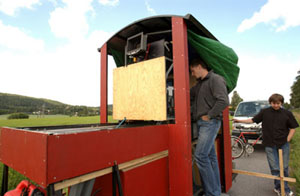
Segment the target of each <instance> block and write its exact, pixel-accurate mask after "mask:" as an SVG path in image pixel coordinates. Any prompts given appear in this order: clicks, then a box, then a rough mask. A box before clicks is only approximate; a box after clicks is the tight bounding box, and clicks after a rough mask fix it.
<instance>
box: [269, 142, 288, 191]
mask: <svg viewBox="0 0 300 196" xmlns="http://www.w3.org/2000/svg"><path fill="white" fill-rule="evenodd" d="M278 149H279V148H278V147H276V146H274V147H265V151H266V154H267V159H268V163H269V167H270V170H271V174H272V175H273V176H279V175H280V167H279V154H278ZM281 149H282V157H283V168H284V176H285V177H288V176H289V157H290V144H289V143H288V142H287V143H286V144H284V145H283V146H282V147H281ZM274 185H275V189H277V190H280V181H279V180H274ZM284 189H285V192H286V193H289V192H290V191H291V190H290V188H289V186H288V183H287V182H286V181H285V182H284Z"/></svg>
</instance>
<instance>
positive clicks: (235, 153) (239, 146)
mask: <svg viewBox="0 0 300 196" xmlns="http://www.w3.org/2000/svg"><path fill="white" fill-rule="evenodd" d="M245 134H251V135H252V134H253V135H255V134H257V132H242V131H240V135H239V136H238V137H237V136H234V135H232V136H231V152H232V159H237V158H240V157H241V156H242V155H243V154H244V153H247V155H250V154H252V153H253V152H254V147H253V146H254V145H255V144H256V143H257V142H258V141H259V140H260V138H261V137H262V133H261V131H260V132H259V137H258V138H257V139H256V140H255V141H254V142H253V143H252V144H250V143H248V140H247V139H246V138H245V136H244V135H245Z"/></svg>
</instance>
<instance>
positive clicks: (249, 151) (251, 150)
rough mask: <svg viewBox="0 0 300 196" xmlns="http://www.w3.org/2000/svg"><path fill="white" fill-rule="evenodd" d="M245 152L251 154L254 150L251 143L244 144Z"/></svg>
mask: <svg viewBox="0 0 300 196" xmlns="http://www.w3.org/2000/svg"><path fill="white" fill-rule="evenodd" d="M246 152H247V153H248V154H252V153H253V152H254V148H253V146H252V145H251V144H246Z"/></svg>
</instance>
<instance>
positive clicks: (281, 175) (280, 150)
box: [278, 149, 285, 196]
mask: <svg viewBox="0 0 300 196" xmlns="http://www.w3.org/2000/svg"><path fill="white" fill-rule="evenodd" d="M278 153H279V168H280V188H281V196H284V195H285V191H284V180H283V178H284V172H283V159H282V149H279V150H278Z"/></svg>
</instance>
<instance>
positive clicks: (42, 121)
mask: <svg viewBox="0 0 300 196" xmlns="http://www.w3.org/2000/svg"><path fill="white" fill-rule="evenodd" d="M108 121H109V122H112V121H113V120H112V117H111V116H108ZM93 123H100V117H99V116H87V117H75V116H73V117H69V116H64V115H58V116H56V115H49V116H45V117H44V118H37V117H36V116H35V117H31V118H29V119H12V120H6V119H5V118H4V119H0V127H34V126H52V125H73V124H93Z"/></svg>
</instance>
